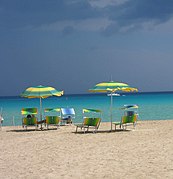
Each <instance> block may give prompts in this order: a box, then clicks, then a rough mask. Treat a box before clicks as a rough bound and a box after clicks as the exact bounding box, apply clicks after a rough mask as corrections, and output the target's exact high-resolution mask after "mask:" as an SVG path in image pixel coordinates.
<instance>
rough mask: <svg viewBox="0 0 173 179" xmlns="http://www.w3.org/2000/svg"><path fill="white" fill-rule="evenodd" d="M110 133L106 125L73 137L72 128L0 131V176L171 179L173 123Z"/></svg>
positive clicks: (148, 124)
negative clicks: (96, 131)
mask: <svg viewBox="0 0 173 179" xmlns="http://www.w3.org/2000/svg"><path fill="white" fill-rule="evenodd" d="M29 129H30V128H29ZM109 129H110V124H109V123H102V124H101V126H100V128H99V131H98V133H97V134H93V133H86V134H83V133H78V134H75V133H74V132H75V126H73V125H72V126H61V127H60V128H59V129H58V130H53V129H52V130H44V131H34V130H29V131H23V129H22V127H3V128H2V130H1V131H0V143H1V147H0V178H1V179H6V178H8V179H10V178H11V179H13V178H14V179H20V178H25V179H40V178H43V179H49V178H50V179H54V178H55V179H56V178H60V179H61V178H62V179H63V178H75V179H78V178H81V179H83V178H84V179H85V178H88V179H90V178H99V179H100V178H106V179H107V178H108V179H111V178H114V179H115V178H117V179H135V178H137V179H146V178H147V179H148V178H149V179H150V178H154V179H157V178H160V179H163V178H164V179H165V178H168V179H169V178H170V179H172V178H173V142H172V140H173V120H166V121H165V120H164V121H161V120H160V121H145V122H144V121H140V122H138V124H137V126H136V129H135V130H134V129H133V128H132V127H130V126H129V127H128V128H127V129H128V130H127V131H120V130H118V131H116V132H109ZM79 131H80V130H79Z"/></svg>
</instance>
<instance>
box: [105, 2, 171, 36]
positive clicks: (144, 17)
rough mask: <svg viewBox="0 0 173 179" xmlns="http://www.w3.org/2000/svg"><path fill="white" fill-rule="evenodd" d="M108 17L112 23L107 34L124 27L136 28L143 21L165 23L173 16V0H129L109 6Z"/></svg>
mask: <svg viewBox="0 0 173 179" xmlns="http://www.w3.org/2000/svg"><path fill="white" fill-rule="evenodd" d="M105 12H106V15H107V17H108V18H109V19H110V20H111V21H112V23H111V24H110V25H109V26H108V27H107V28H106V30H105V32H106V33H107V34H111V33H116V32H119V31H121V30H123V29H125V30H127V31H128V30H136V29H139V28H142V25H143V23H148V22H149V23H153V24H155V25H157V24H160V23H164V22H166V21H168V20H170V19H171V18H172V17H173V1H172V0H166V1H164V0H129V1H127V2H125V3H124V4H121V5H119V6H107V7H106V8H105Z"/></svg>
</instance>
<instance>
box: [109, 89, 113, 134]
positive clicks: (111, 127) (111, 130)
mask: <svg viewBox="0 0 173 179" xmlns="http://www.w3.org/2000/svg"><path fill="white" fill-rule="evenodd" d="M112 104H113V99H112V92H111V105H110V118H111V131H112Z"/></svg>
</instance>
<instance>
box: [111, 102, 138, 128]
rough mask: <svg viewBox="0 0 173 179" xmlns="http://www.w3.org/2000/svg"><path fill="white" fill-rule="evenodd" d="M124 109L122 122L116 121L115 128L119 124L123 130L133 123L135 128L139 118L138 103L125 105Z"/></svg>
mask: <svg viewBox="0 0 173 179" xmlns="http://www.w3.org/2000/svg"><path fill="white" fill-rule="evenodd" d="M121 109H123V110H124V115H123V116H122V117H121V121H120V122H114V123H113V124H114V125H115V130H116V126H117V125H119V127H120V129H121V128H122V129H123V130H126V129H127V126H129V125H133V128H134V129H135V127H136V124H137V120H138V113H137V110H136V109H138V106H137V105H125V106H124V107H123V108H121Z"/></svg>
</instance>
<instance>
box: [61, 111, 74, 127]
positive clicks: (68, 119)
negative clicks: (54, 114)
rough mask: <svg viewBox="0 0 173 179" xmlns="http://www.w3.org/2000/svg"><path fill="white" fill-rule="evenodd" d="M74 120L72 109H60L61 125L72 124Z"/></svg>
mask: <svg viewBox="0 0 173 179" xmlns="http://www.w3.org/2000/svg"><path fill="white" fill-rule="evenodd" d="M74 118H75V110H74V108H61V123H62V124H72V122H73V119H74Z"/></svg>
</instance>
